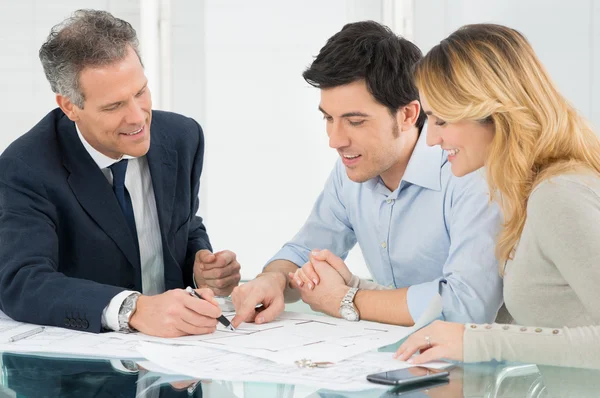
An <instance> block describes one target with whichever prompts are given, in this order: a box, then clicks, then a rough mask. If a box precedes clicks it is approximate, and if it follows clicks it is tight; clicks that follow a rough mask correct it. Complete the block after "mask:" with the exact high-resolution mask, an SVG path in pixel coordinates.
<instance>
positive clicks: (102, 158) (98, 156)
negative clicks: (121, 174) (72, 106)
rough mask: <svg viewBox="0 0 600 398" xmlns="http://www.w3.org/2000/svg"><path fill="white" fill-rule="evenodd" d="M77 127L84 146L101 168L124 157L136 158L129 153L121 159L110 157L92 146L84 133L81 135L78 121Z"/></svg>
mask: <svg viewBox="0 0 600 398" xmlns="http://www.w3.org/2000/svg"><path fill="white" fill-rule="evenodd" d="M75 129H77V135H78V136H79V139H80V140H81V143H82V144H83V147H84V148H85V150H86V151H87V152H88V153H89V154H90V156H91V157H92V159H93V160H94V162H95V163H96V164H97V165H98V167H99V168H100V169H105V168H107V167H109V166H112V165H113V164H115V163H117V162H119V161H121V160H122V159H134V157H133V156H129V155H122V156H121V157H120V158H119V159H113V158H109V157H108V156H106V155H105V154H103V153H100V152H99V151H98V150H96V148H94V147H93V146H91V145H90V143H89V142H87V141H86V139H85V138H84V137H83V135H81V131H79V126H77V123H75Z"/></svg>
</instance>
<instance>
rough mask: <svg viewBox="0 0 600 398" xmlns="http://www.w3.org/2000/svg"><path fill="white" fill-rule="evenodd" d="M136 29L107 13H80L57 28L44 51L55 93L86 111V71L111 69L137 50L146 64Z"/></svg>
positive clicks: (43, 58)
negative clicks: (83, 80) (81, 78)
mask: <svg viewBox="0 0 600 398" xmlns="http://www.w3.org/2000/svg"><path fill="white" fill-rule="evenodd" d="M138 45H139V43H138V39H137V35H136V33H135V29H133V27H132V26H131V24H130V23H129V22H126V21H123V20H122V19H119V18H115V17H114V16H113V15H112V14H110V13H108V12H106V11H98V10H77V11H75V12H74V13H73V15H72V16H71V17H70V18H67V19H66V20H64V21H63V22H61V23H59V24H58V25H55V26H54V27H53V28H52V30H51V31H50V34H49V35H48V38H47V39H46V42H45V43H44V44H42V47H41V48H40V53H39V55H40V61H42V66H43V67H44V73H45V74H46V78H47V79H48V81H49V82H50V87H51V88H52V91H54V92H55V93H57V94H60V95H62V96H64V97H67V98H68V99H69V100H70V101H71V102H72V103H73V104H75V105H77V106H78V107H79V108H83V104H84V101H85V97H84V94H83V92H82V90H81V87H80V85H79V75H80V73H81V71H82V70H83V69H84V68H85V67H99V66H105V65H110V64H112V63H114V62H117V61H120V60H122V59H124V58H125V57H126V56H127V50H128V47H131V48H133V50H134V51H135V53H136V54H137V56H138V58H139V59H140V63H141V62H142V60H141V57H140V53H139V49H138Z"/></svg>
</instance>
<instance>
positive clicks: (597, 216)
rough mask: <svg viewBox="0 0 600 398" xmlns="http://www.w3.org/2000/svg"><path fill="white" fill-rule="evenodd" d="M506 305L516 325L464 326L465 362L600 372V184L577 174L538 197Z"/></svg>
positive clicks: (552, 182) (508, 277)
mask: <svg viewBox="0 0 600 398" xmlns="http://www.w3.org/2000/svg"><path fill="white" fill-rule="evenodd" d="M504 300H505V304H506V307H507V309H508V311H509V312H510V314H511V315H512V317H513V318H514V322H515V324H513V325H498V324H494V325H473V324H467V325H466V332H465V335H464V361H465V362H480V361H489V360H492V359H496V360H499V361H500V360H506V361H519V362H527V363H537V364H542V365H556V366H573V367H587V368H600V177H598V176H597V175H596V174H592V173H591V172H587V171H582V170H579V171H578V172H577V173H571V174H562V175H560V176H555V177H551V178H550V179H549V180H546V181H544V182H542V183H540V184H539V185H538V186H537V187H536V188H535V189H534V191H533V192H532V194H531V196H530V197H529V201H528V204H527V220H526V221H525V225H524V228H523V232H522V234H521V238H520V240H519V244H518V247H517V250H516V251H515V255H514V259H513V260H512V261H509V262H508V263H507V264H506V269H505V276H504Z"/></svg>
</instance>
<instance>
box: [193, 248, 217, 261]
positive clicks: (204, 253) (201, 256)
mask: <svg viewBox="0 0 600 398" xmlns="http://www.w3.org/2000/svg"><path fill="white" fill-rule="evenodd" d="M215 259H216V257H215V255H214V254H213V253H212V252H211V251H210V250H206V249H203V250H198V251H197V252H196V262H197V263H202V264H206V263H212V262H213V261H215Z"/></svg>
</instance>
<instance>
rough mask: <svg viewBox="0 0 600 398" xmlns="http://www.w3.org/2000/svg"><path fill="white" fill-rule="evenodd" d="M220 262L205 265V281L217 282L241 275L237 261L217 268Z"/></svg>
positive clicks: (203, 271) (203, 272)
mask: <svg viewBox="0 0 600 398" xmlns="http://www.w3.org/2000/svg"><path fill="white" fill-rule="evenodd" d="M219 261H220V260H217V261H215V262H214V263H212V264H204V265H205V266H204V269H203V270H202V273H201V276H202V278H203V279H204V280H207V281H208V280H215V279H223V278H226V277H228V276H231V275H239V273H240V269H241V267H240V264H239V263H238V262H237V261H234V262H232V263H229V264H227V265H224V266H222V267H219V266H217V265H218V263H219Z"/></svg>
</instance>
